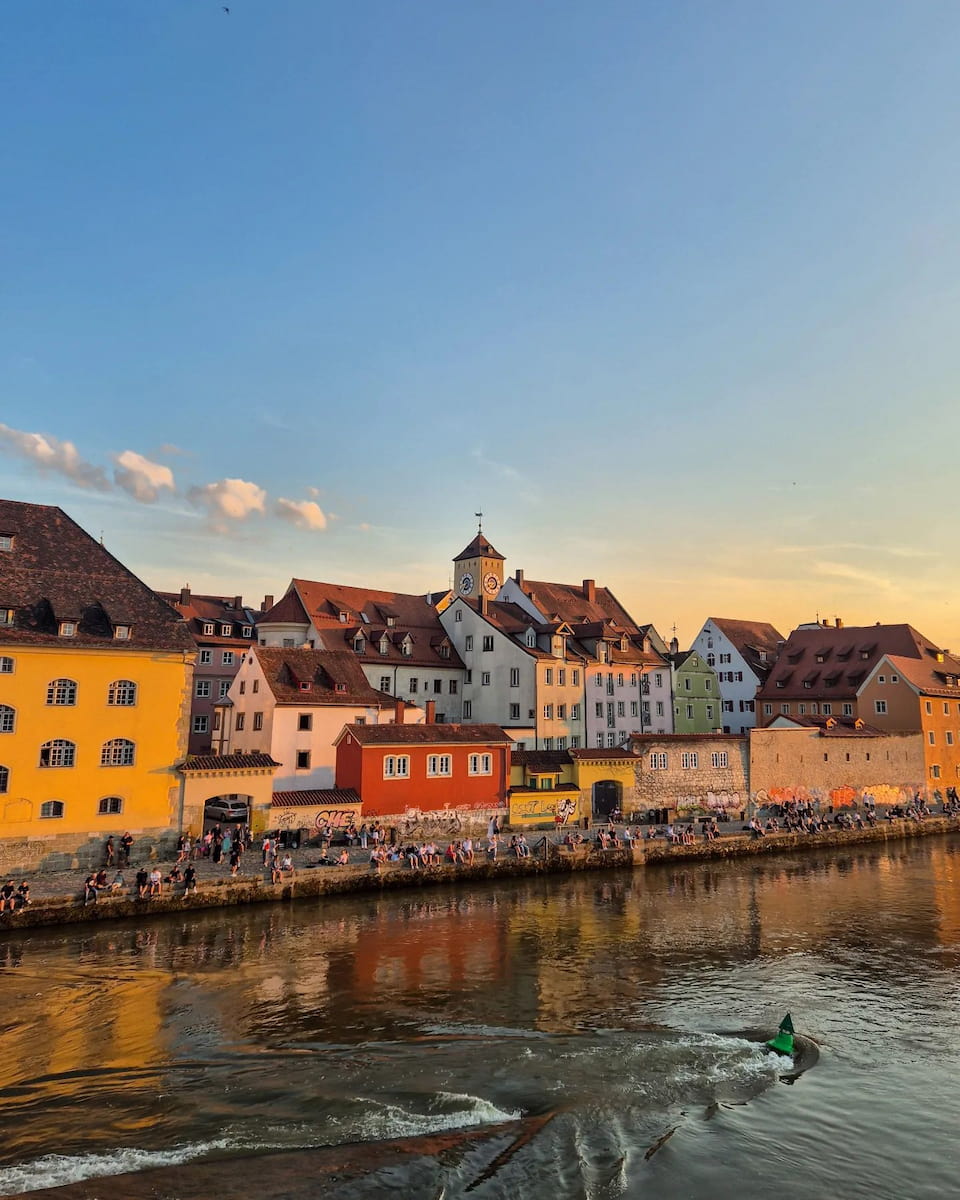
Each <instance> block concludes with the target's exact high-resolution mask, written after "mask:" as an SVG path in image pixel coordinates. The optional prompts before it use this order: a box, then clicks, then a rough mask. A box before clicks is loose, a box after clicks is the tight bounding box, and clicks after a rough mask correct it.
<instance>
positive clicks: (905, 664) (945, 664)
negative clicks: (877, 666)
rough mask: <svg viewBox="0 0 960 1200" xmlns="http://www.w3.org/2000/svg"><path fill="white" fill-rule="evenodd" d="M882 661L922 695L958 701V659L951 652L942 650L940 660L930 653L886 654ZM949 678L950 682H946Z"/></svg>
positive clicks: (959, 682) (959, 677)
mask: <svg viewBox="0 0 960 1200" xmlns="http://www.w3.org/2000/svg"><path fill="white" fill-rule="evenodd" d="M882 661H884V662H888V663H889V664H890V668H891V670H892V671H894V672H896V673H897V674H899V675H901V676H902V677H903V678H904V679H906V680H907V682H908V683H911V684H912V685H913V686H914V687H915V688H916V689H917V691H918V692H919V693H920V694H921V695H922V696H938V697H942V698H943V699H950V700H957V701H960V659H957V658H955V657H954V656H953V655H952V654H947V653H946V652H943V661H942V662H939V661H938V660H937V657H936V655H931V654H926V655H924V657H923V658H905V657H901V656H898V655H894V654H887V655H884V658H883V660H882ZM950 679H952V680H953V683H952V684H951V683H948V680H950Z"/></svg>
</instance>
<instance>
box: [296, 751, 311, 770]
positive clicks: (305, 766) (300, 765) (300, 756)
mask: <svg viewBox="0 0 960 1200" xmlns="http://www.w3.org/2000/svg"><path fill="white" fill-rule="evenodd" d="M297 770H298V771H309V770H310V751H309V750H298V751H297Z"/></svg>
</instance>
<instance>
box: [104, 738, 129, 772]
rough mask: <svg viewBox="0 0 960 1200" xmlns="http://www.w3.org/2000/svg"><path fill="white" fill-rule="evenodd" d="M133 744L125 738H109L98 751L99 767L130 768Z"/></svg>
mask: <svg viewBox="0 0 960 1200" xmlns="http://www.w3.org/2000/svg"><path fill="white" fill-rule="evenodd" d="M133 751H134V745H133V742H131V741H129V740H128V739H127V738H111V739H110V741H109V742H104V743H103V748H102V749H101V751H100V766H101V767H132V766H133Z"/></svg>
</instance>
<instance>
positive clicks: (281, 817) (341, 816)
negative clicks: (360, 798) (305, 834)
mask: <svg viewBox="0 0 960 1200" xmlns="http://www.w3.org/2000/svg"><path fill="white" fill-rule="evenodd" d="M270 821H271V828H272V829H307V828H309V827H310V826H313V828H314V829H317V830H320V829H323V828H324V827H325V826H327V825H330V826H332V827H333V828H334V829H344V828H346V826H347V825H349V824H350V822H351V821H353V822H355V823H356V824H358V825H359V823H360V805H359V804H354V805H350V806H348V807H346V808H319V809H317V808H310V807H307V808H280V807H277V808H272V809H271V810H270Z"/></svg>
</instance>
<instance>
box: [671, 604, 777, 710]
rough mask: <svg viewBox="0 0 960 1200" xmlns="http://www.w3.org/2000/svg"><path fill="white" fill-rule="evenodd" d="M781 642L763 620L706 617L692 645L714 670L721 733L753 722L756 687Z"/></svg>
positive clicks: (775, 656)
mask: <svg viewBox="0 0 960 1200" xmlns="http://www.w3.org/2000/svg"><path fill="white" fill-rule="evenodd" d="M783 645H784V637H783V634H782V633H780V632H779V631H778V630H776V629H775V628H774V627H773V626H772V625H770V624H767V622H765V621H737V620H733V619H730V618H727V617H708V618H707V620H706V622H705V623H704V626H703V628H702V629H701V630H700V632H699V633H698V634H697V636H696V638H695V639H694V642H693V646H692V649H693V650H696V651H697V653H698V654H700V655H701V657H702V658H703V659H704V661H705V662H706V664H707V666H709V667H712V668H713V669H714V671H715V672H716V675H717V680H718V681H719V685H720V701H721V704H720V707H721V723H722V726H723V732H724V733H746V732H747V731H748V730H750V729H753V728H754V727H755V726H756V724H757V713H756V704H755V698H756V694H757V689H758V688H760V687H762V686H763V684H764V683H765V682H766V679H767V676H768V675H769V674H770V668H771V667H772V666H773V664H774V663H775V662H776V661H777V657H778V655H779V653H780V649H781V648H782V646H783Z"/></svg>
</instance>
